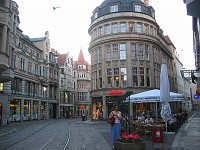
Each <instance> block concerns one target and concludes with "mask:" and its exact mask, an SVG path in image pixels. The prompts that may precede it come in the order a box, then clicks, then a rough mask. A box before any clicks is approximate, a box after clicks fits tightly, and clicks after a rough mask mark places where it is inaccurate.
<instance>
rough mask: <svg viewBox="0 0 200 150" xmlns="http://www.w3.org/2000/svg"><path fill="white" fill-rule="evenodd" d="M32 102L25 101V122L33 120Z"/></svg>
mask: <svg viewBox="0 0 200 150" xmlns="http://www.w3.org/2000/svg"><path fill="white" fill-rule="evenodd" d="M30 107H31V106H30V101H29V100H24V120H30V118H31V109H30Z"/></svg>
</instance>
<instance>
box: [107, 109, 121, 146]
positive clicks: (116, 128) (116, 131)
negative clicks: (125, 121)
mask: <svg viewBox="0 0 200 150" xmlns="http://www.w3.org/2000/svg"><path fill="white" fill-rule="evenodd" d="M112 117H114V118H115V123H114V124H113V125H111V133H112V145H113V149H114V142H115V140H116V139H117V138H119V137H120V131H121V123H120V120H121V119H122V113H121V111H119V106H118V105H115V107H114V110H113V111H111V112H110V114H109V118H112Z"/></svg>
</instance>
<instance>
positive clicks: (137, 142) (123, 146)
mask: <svg viewBox="0 0 200 150" xmlns="http://www.w3.org/2000/svg"><path fill="white" fill-rule="evenodd" d="M114 148H115V149H117V150H145V142H144V140H143V139H142V138H141V137H140V136H139V135H138V134H134V133H131V134H128V133H127V132H123V133H122V134H121V136H120V137H119V138H118V139H117V140H115V143H114Z"/></svg>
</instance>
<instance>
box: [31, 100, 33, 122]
mask: <svg viewBox="0 0 200 150" xmlns="http://www.w3.org/2000/svg"><path fill="white" fill-rule="evenodd" d="M30 101H31V104H30V105H31V106H30V107H31V110H30V113H31V114H30V120H32V119H33V100H30Z"/></svg>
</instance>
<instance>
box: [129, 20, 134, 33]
mask: <svg viewBox="0 0 200 150" xmlns="http://www.w3.org/2000/svg"><path fill="white" fill-rule="evenodd" d="M129 32H134V22H130V23H129Z"/></svg>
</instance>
